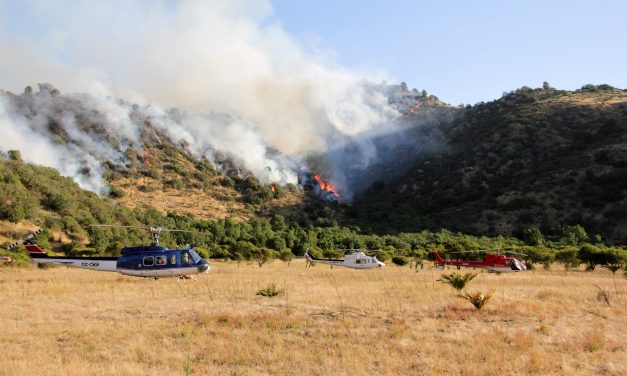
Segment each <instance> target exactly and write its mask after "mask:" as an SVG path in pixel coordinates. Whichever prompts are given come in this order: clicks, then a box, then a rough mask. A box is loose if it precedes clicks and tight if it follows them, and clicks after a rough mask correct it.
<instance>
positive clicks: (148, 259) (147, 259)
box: [144, 256, 155, 266]
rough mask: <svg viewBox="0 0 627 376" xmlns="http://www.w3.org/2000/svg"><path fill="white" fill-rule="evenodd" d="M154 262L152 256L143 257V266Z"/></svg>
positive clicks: (151, 264)
mask: <svg viewBox="0 0 627 376" xmlns="http://www.w3.org/2000/svg"><path fill="white" fill-rule="evenodd" d="M154 264H155V259H154V258H153V257H152V256H146V257H144V266H153V265H154Z"/></svg>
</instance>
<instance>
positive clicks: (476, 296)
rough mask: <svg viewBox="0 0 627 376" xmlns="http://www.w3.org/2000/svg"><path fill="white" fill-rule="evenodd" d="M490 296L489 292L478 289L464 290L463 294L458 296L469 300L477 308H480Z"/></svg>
mask: <svg viewBox="0 0 627 376" xmlns="http://www.w3.org/2000/svg"><path fill="white" fill-rule="evenodd" d="M491 297H492V293H491V292H489V293H486V294H484V293H482V292H480V291H475V292H464V294H462V295H460V298H462V299H465V300H467V301H469V302H470V303H471V304H472V305H473V306H474V307H475V308H476V309H477V310H481V309H482V308H483V306H485V305H486V304H487V303H488V300H490V298H491Z"/></svg>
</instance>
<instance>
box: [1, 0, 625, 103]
mask: <svg viewBox="0 0 627 376" xmlns="http://www.w3.org/2000/svg"><path fill="white" fill-rule="evenodd" d="M79 3H80V4H81V5H80V6H77V5H76V4H79ZM111 3H114V4H117V5H114V6H110V5H109V4H111ZM201 3H202V2H201ZM206 3H218V4H220V3H224V1H221V0H214V1H207V2H206ZM226 3H229V2H226ZM240 3H241V4H240ZM103 4H107V5H103ZM128 4H135V5H130V6H129V5H128ZM138 4H139V5H138ZM220 6H221V5H220ZM220 6H218V8H219V7H220ZM99 7H102V8H103V10H102V14H103V17H109V20H107V21H102V20H96V19H95V16H96V15H97V14H98V12H97V11H96V10H98V8H99ZM237 7H241V8H242V9H246V11H245V17H249V18H251V19H252V22H253V23H254V24H256V25H258V28H259V29H260V30H261V33H263V35H266V34H268V30H269V31H270V34H272V35H279V36H280V38H278V39H280V41H287V42H286V43H288V44H289V45H290V48H292V49H295V50H298V49H302V50H303V51H304V52H305V53H308V54H311V56H313V57H316V58H319V57H320V56H323V57H324V59H325V62H324V64H325V66H327V67H332V68H333V69H335V68H337V69H345V70H348V71H351V72H354V73H356V74H357V75H359V74H360V72H368V73H367V74H368V75H369V77H388V79H389V81H391V82H400V81H405V82H406V83H407V84H408V85H409V87H410V88H417V89H419V90H421V89H426V90H427V91H428V92H429V93H431V94H435V95H437V96H438V97H440V98H441V99H442V100H444V101H445V102H448V103H452V104H455V105H456V104H459V103H471V104H472V103H475V102H478V101H482V100H484V101H487V100H491V99H494V98H498V97H500V96H501V94H502V93H503V92H504V91H509V90H512V89H515V88H518V87H520V86H523V85H527V86H532V87H537V86H541V85H542V82H543V81H548V82H549V83H550V84H551V85H552V86H554V87H557V88H563V89H575V88H578V87H581V86H582V85H584V84H587V83H594V84H601V83H608V84H611V85H614V86H617V87H621V88H625V87H627V69H625V68H626V66H627V64H626V62H627V22H626V21H625V19H626V17H627V1H607V0H606V1H603V0H597V1H576V0H568V1H562V0H550V1H549V0H545V1H533V0H525V1H522V0H521V1H503V0H498V1H461V0H459V1H453V0H448V1H447V0H443V1H434V0H428V1H420V0H414V1H401V0H386V1H372V0H361V1H338V0H315V1H312V0H307V1H303V0H301V1H299V0H269V2H268V1H267V0H240V1H239V2H237ZM156 8H158V10H157V11H155V9H156ZM177 8H178V1H175V0H161V1H157V0H155V1H128V2H125V1H121V2H120V1H118V2H115V1H113V2H109V1H106V2H100V1H91V2H89V1H36V0H23V1H17V0H16V1H13V0H0V59H13V58H16V57H18V56H20V58H17V59H16V61H15V63H14V64H13V66H9V65H10V64H8V63H7V64H5V66H3V70H5V73H3V72H0V85H3V86H2V87H3V88H7V87H6V86H10V85H14V86H20V85H21V82H22V81H21V80H20V77H16V76H15V75H16V73H11V74H13V76H12V77H3V76H2V75H3V74H5V75H6V74H7V73H6V72H7V70H6V69H4V68H6V66H9V68H10V70H8V72H19V71H20V69H22V71H24V70H27V69H31V67H29V66H27V65H25V64H28V62H32V61H33V60H34V59H36V58H35V57H34V56H35V55H37V54H42V51H45V54H44V55H45V56H46V58H43V59H39V60H38V62H37V64H36V65H35V64H34V65H33V67H32V71H35V70H36V71H38V72H46V71H51V72H52V71H54V72H56V74H57V75H60V74H61V73H59V72H61V71H62V72H65V73H64V74H65V75H66V76H67V77H70V76H73V75H74V73H73V71H72V69H70V68H71V67H70V68H68V66H71V65H72V64H74V65H78V63H79V62H81V58H82V59H83V60H85V61H87V59H86V58H84V56H85V55H86V54H87V52H86V51H85V49H86V48H88V47H89V46H91V48H93V51H92V52H91V56H90V59H91V60H89V61H88V63H89V66H97V65H98V61H100V62H102V64H101V66H100V70H102V71H104V72H105V73H106V75H108V76H109V77H115V76H116V74H117V73H118V72H119V71H122V70H124V69H126V67H124V61H123V60H119V59H118V60H115V61H113V60H111V61H108V60H107V59H108V56H109V54H103V55H102V56H97V55H98V53H101V52H100V51H98V48H99V47H100V46H99V45H102V44H104V45H105V46H107V43H110V41H118V45H120V49H122V48H125V49H128V53H129V54H132V52H133V49H134V48H135V46H132V45H131V44H125V43H124V42H123V41H124V38H125V36H124V33H128V32H132V33H135V34H136V35H139V34H141V33H142V32H144V31H143V30H142V22H143V21H144V20H146V21H147V22H148V23H150V28H151V29H150V30H151V33H153V34H151V35H154V34H155V33H157V32H156V31H155V30H158V28H159V22H160V21H159V20H161V19H164V20H166V21H167V13H168V12H172V13H174V12H175V11H176V9H177ZM228 8H229V12H233V8H234V6H233V5H232V3H231V4H230V5H228ZM115 9H119V11H118V12H117V13H118V14H115V13H116V11H115ZM86 13H88V15H85V14H86ZM152 15H156V16H154V17H153V16H152ZM90 17H91V18H90ZM81 18H84V19H81ZM77 19H80V21H76V20H77ZM92 21H93V22H92ZM70 23H71V24H72V27H73V28H68V29H64V27H65V25H66V24H70ZM118 24H119V25H122V26H121V27H119V28H116V25H118ZM129 25H131V26H129ZM92 26H93V29H91V30H88V32H86V33H85V36H84V37H82V36H81V38H82V39H81V40H79V41H77V36H76V34H80V33H81V30H82V29H81V28H84V29H89V28H90V27H92ZM277 28H278V29H281V31H280V33H277V32H276V31H275V30H276V29H277ZM96 29H97V30H96ZM129 29H132V30H129ZM255 32H257V31H256V30H255ZM98 33H100V35H99V34H98ZM106 33H110V34H111V38H109V37H108V36H106V35H105V34H106ZM96 36H97V37H98V38H100V39H98V40H99V42H98V43H95V44H92V45H87V43H83V40H90V41H91V40H96ZM89 38H91V39H89ZM276 39H277V38H275V40H276ZM68 40H69V41H70V42H71V43H70V42H67V41H68ZM292 40H293V42H292ZM273 43H274V42H273ZM281 43H283V42H281ZM3 44H4V46H3ZM294 44H296V47H295V46H294ZM276 45H277V44H276V43H275V44H272V46H276ZM86 46H87V47H86ZM31 47H32V48H31ZM108 47H109V48H111V46H108ZM113 48H115V47H113ZM259 48H260V49H262V48H263V46H259ZM73 49H77V50H78V49H80V54H78V53H76V52H75V51H74V50H73ZM3 51H4V53H3ZM94 51H95V52H94ZM271 54H272V56H273V59H278V58H280V57H278V56H279V55H280V54H281V52H280V49H276V48H275V49H274V50H273V51H272V52H271ZM79 55H80V56H79ZM128 56H130V55H128ZM190 56H193V55H190ZM85 64H87V63H85ZM105 65H106V67H104V66H105ZM0 66H2V64H1V62H0ZM103 67H104V68H103ZM373 72H376V73H375V74H372V73H373ZM364 74H366V73H364ZM51 76H52V75H51ZM53 79H54V77H52V78H50V81H52V80H53ZM26 84H32V82H25V83H24V86H25V85H26ZM57 84H58V83H57ZM9 89H13V87H9Z"/></svg>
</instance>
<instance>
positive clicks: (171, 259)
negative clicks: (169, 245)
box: [170, 255, 176, 265]
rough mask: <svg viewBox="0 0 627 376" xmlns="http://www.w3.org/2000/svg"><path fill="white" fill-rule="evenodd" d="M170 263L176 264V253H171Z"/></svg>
mask: <svg viewBox="0 0 627 376" xmlns="http://www.w3.org/2000/svg"><path fill="white" fill-rule="evenodd" d="M170 264H172V265H175V264H176V255H170Z"/></svg>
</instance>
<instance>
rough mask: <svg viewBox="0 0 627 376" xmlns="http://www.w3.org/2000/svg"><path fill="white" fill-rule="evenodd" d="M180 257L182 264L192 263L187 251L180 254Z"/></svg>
mask: <svg viewBox="0 0 627 376" xmlns="http://www.w3.org/2000/svg"><path fill="white" fill-rule="evenodd" d="M181 256H182V257H181V258H182V260H183V264H191V263H192V259H191V258H190V257H189V253H187V252H183V253H182V254H181Z"/></svg>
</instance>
